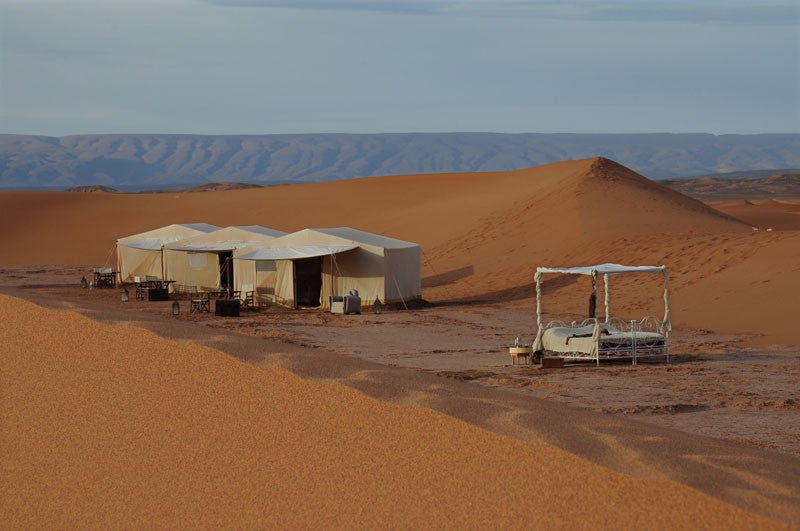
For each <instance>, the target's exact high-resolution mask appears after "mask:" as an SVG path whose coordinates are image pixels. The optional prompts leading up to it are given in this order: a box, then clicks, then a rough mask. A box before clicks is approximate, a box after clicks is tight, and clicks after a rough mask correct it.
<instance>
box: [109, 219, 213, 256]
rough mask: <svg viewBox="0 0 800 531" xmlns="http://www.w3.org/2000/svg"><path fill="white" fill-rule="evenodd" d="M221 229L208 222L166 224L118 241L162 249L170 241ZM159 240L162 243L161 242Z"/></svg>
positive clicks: (152, 248)
mask: <svg viewBox="0 0 800 531" xmlns="http://www.w3.org/2000/svg"><path fill="white" fill-rule="evenodd" d="M219 229H220V227H217V226H216V225H209V224H208V223H176V224H174V225H166V226H164V227H158V228H157V229H152V230H148V231H145V232H141V233H139V234H133V235H131V236H124V237H122V238H118V239H117V243H118V244H120V245H124V246H126V247H135V248H137V249H151V250H155V249H161V247H163V246H164V245H166V244H168V243H172V242H176V241H178V240H182V239H184V238H189V237H191V236H197V235H200V234H207V233H209V232H214V231H217V230H219ZM159 242H161V243H160V244H159Z"/></svg>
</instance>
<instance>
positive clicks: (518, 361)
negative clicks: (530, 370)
mask: <svg viewBox="0 0 800 531" xmlns="http://www.w3.org/2000/svg"><path fill="white" fill-rule="evenodd" d="M508 353H509V354H511V365H526V366H530V364H531V356H533V348H532V347H508Z"/></svg>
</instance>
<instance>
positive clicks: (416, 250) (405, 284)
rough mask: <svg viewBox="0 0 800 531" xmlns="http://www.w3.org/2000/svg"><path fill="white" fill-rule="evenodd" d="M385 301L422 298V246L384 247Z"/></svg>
mask: <svg viewBox="0 0 800 531" xmlns="http://www.w3.org/2000/svg"><path fill="white" fill-rule="evenodd" d="M384 256H385V258H384V269H385V287H384V291H385V293H386V299H385V300H386V301H388V302H400V301H401V300H404V301H408V300H412V299H419V298H422V247H420V246H418V245H417V246H414V247H403V248H399V249H384Z"/></svg>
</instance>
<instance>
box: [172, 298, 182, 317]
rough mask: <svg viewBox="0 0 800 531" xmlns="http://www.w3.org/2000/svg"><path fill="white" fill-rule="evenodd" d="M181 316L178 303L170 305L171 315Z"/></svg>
mask: <svg viewBox="0 0 800 531" xmlns="http://www.w3.org/2000/svg"><path fill="white" fill-rule="evenodd" d="M180 314H181V304H180V303H179V302H178V301H175V302H173V303H172V315H175V316H177V315H180Z"/></svg>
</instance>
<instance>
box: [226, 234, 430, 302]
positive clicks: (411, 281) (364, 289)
mask: <svg viewBox="0 0 800 531" xmlns="http://www.w3.org/2000/svg"><path fill="white" fill-rule="evenodd" d="M234 272H235V273H234V276H235V278H236V289H237V290H241V291H246V290H245V289H244V288H245V287H251V286H252V288H251V289H253V290H254V291H255V292H256V297H255V299H256V304H265V303H277V304H281V305H284V306H288V307H292V308H295V307H298V306H304V307H321V308H328V307H329V300H328V297H329V296H331V295H344V294H346V293H347V292H348V291H349V290H352V289H355V290H358V292H359V295H360V296H361V299H362V300H363V301H364V302H365V303H366V304H372V303H373V302H374V301H375V300H376V299H379V300H380V301H381V302H383V303H385V302H401V301H404V302H408V301H409V300H412V299H418V298H420V297H421V296H422V277H421V274H422V248H421V247H420V246H419V245H418V244H416V243H411V242H406V241H403V240H397V239H394V238H388V237H386V236H381V235H378V234H372V233H369V232H364V231H360V230H357V229H351V228H349V227H337V228H324V229H305V230H301V231H298V232H294V233H292V234H288V235H286V236H283V237H281V238H277V239H275V240H273V241H272V242H270V243H269V244H267V245H258V246H254V247H248V248H242V249H237V250H236V251H234Z"/></svg>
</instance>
